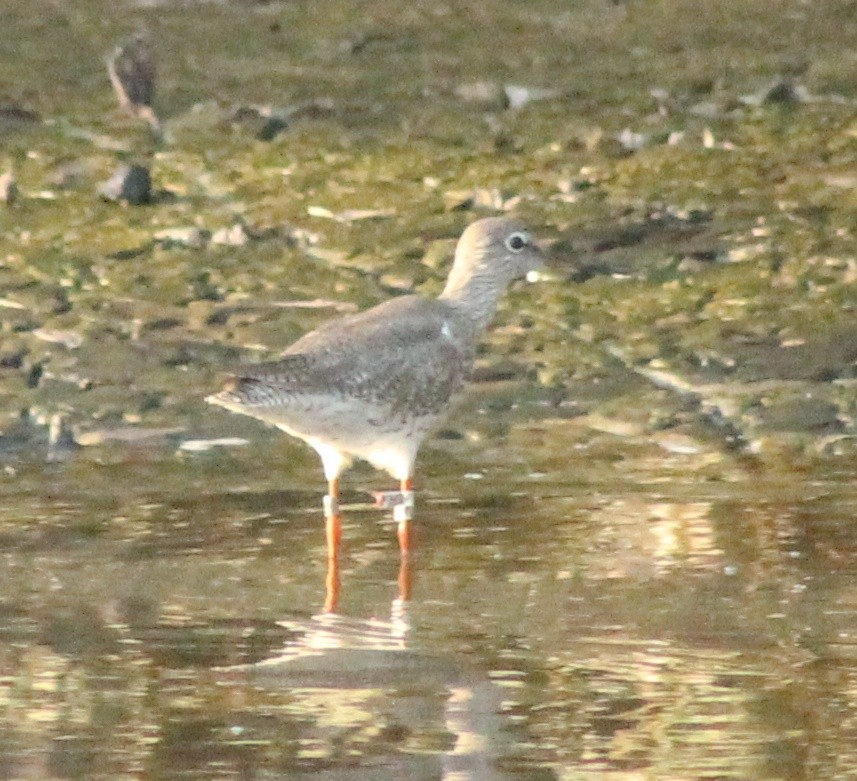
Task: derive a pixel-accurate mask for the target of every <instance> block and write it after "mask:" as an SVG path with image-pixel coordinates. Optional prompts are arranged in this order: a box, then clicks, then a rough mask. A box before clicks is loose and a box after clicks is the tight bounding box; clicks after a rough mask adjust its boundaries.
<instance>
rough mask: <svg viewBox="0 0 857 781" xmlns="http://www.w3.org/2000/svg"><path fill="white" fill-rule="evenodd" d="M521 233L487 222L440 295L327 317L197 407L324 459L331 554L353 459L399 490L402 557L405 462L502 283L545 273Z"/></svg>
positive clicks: (395, 499)
mask: <svg viewBox="0 0 857 781" xmlns="http://www.w3.org/2000/svg"><path fill="white" fill-rule="evenodd" d="M543 260H544V256H543V253H542V250H541V249H540V248H539V246H538V244H537V243H536V242H535V241H534V239H533V235H532V234H531V233H530V231H529V230H528V229H527V228H526V227H525V225H524V224H523V223H522V222H520V221H518V220H516V219H512V218H508V217H486V218H483V219H480V220H477V221H476V222H473V223H472V224H470V225H469V226H468V227H467V228H466V229H465V230H464V232H463V233H462V235H461V237H460V239H459V240H458V243H457V245H456V249H455V258H454V261H453V264H452V269H451V270H450V273H449V276H448V278H447V280H446V285H445V287H444V288H443V291H442V292H441V293H440V295H439V296H438V297H437V298H426V297H423V296H420V295H405V296H398V297H395V298H392V299H390V300H388V301H385V302H384V303H381V304H379V305H377V306H375V307H372V308H371V309H367V310H365V311H363V312H359V313H357V314H353V315H348V316H345V317H342V318H338V319H335V320H332V321H330V322H328V323H326V324H324V325H322V326H321V327H320V328H318V329H317V330H315V331H312V332H310V333H308V334H305V335H304V336H303V337H301V338H300V339H298V341H296V342H295V343H294V344H292V345H291V346H290V347H289V348H287V349H286V350H285V352H284V353H282V355H281V357H280V358H279V359H278V360H276V361H273V362H268V363H260V364H254V365H249V366H244V367H242V368H241V370H240V371H239V372H238V373H236V374H234V375H232V376H231V377H230V378H229V379H228V380H227V382H226V384H225V386H224V388H223V390H222V391H220V392H219V393H215V394H213V395H211V396H208V397H207V398H206V401H207V402H209V403H211V404H214V405H218V406H220V407H223V408H225V409H227V410H229V411H231V412H237V413H240V414H244V415H249V416H251V417H254V418H257V419H259V420H261V421H264V422H265V423H268V424H271V425H273V426H276V427H277V428H279V429H281V430H282V431H284V432H286V433H287V434H290V435H291V436H293V437H297V438H298V439H301V440H303V441H304V442H306V443H307V444H308V445H310V446H311V447H312V448H314V449H315V450H316V452H317V453H318V455H319V456H320V458H321V462H322V466H323V469H324V474H325V478H326V479H327V484H328V493H327V495H326V496H325V497H324V501H323V509H324V515H325V521H326V539H327V551H328V557H329V559H330V558H335V557H337V556H338V553H339V547H340V541H341V536H342V530H341V515H340V512H339V501H338V500H339V488H340V477H341V475H342V473H343V472H344V471H345V470H346V469H347V468H348V467H349V466H351V464H352V463H353V461H354V459H355V458H359V459H363V460H365V461H368V462H369V463H370V464H371V465H372V466H374V467H375V468H377V469H379V470H383V471H386V472H388V473H389V474H390V475H391V477H393V478H394V479H395V480H397V481H398V482H399V489H400V490H399V491H398V492H389V493H388V494H384V495H382V496H383V497H384V498H385V499H386V500H387V504H388V505H390V504H391V505H392V506H393V518H394V520H395V521H397V536H398V541H399V548H400V552H401V555H402V556H403V557H405V556H407V555H408V552H409V551H410V549H411V526H410V521H411V520H412V518H413V514H414V513H413V510H414V490H413V476H414V462H415V460H416V456H417V451H418V450H419V447H420V445H421V444H422V442H423V441H424V440H425V438H426V437H427V436H428V435H429V434H430V433H431V432H432V431H434V430H435V429H436V428H437V427H438V425H439V424H440V423H442V422H443V420H444V419H445V418H446V417H447V415H448V414H449V412H450V409H451V407H452V406H453V403H454V401H455V399H456V398H457V397H458V396H459V394H460V393H461V391H462V390H463V388H464V386H465V384H466V381H467V380H468V378H469V376H470V374H471V371H472V368H473V362H474V358H475V355H476V348H477V344H478V342H479V339H480V337H481V335H482V333H483V331H484V330H485V329H486V327H487V326H488V324H489V322H490V321H491V319H492V318H493V315H494V313H495V311H496V309H497V306H498V302H499V299H500V297H501V295H502V294H503V293H504V292H505V290H506V288H507V287H508V286H509V284H510V283H511V282H512V281H513V280H515V279H517V278H520V277H523V276H526V275H527V274H528V273H529V272H532V271H537V270H538V269H539V268H541V267H542V265H543Z"/></svg>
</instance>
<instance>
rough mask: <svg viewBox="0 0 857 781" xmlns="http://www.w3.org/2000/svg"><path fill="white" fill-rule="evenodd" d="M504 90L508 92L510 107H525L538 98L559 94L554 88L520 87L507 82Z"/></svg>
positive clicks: (548, 97)
mask: <svg viewBox="0 0 857 781" xmlns="http://www.w3.org/2000/svg"><path fill="white" fill-rule="evenodd" d="M503 92H504V93H505V94H506V103H507V105H508V106H509V108H523V107H524V106H526V105H527V104H528V103H533V102H534V101H537V100H549V99H550V98H555V97H556V96H557V95H558V94H559V93H558V92H557V91H556V90H554V89H543V88H541V87H520V86H517V85H515V84H507V85H506V86H505V87H504V88H503Z"/></svg>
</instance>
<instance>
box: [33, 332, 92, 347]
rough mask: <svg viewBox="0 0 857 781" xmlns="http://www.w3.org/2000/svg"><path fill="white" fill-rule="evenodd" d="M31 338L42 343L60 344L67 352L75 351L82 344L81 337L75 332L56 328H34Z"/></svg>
mask: <svg viewBox="0 0 857 781" xmlns="http://www.w3.org/2000/svg"><path fill="white" fill-rule="evenodd" d="M33 336H35V337H36V338H37V339H41V340H42V341H43V342H50V343H51V344H61V345H62V346H63V347H66V348H68V349H69V350H76V349H77V348H78V347H80V346H81V345H82V344H83V337H82V336H81V335H80V334H79V333H77V332H76V331H62V330H60V329H58V328H36V329H34V330H33Z"/></svg>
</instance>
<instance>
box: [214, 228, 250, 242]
mask: <svg viewBox="0 0 857 781" xmlns="http://www.w3.org/2000/svg"><path fill="white" fill-rule="evenodd" d="M249 240H250V237H249V236H248V235H247V230H246V228H245V227H244V226H243V225H242V224H241V223H240V222H237V223H235V225H233V226H232V227H231V228H221V229H220V230H217V231H215V232H214V233H213V234H212V235H211V243H212V244H219V245H222V246H224V247H243V246H244V245H245V244H246V243H247V242H248V241H249Z"/></svg>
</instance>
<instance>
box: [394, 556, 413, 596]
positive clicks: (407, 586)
mask: <svg viewBox="0 0 857 781" xmlns="http://www.w3.org/2000/svg"><path fill="white" fill-rule="evenodd" d="M397 582H398V584H399V599H401V600H402V601H403V602H407V601H408V600H409V599H410V598H411V559H410V556H408V555H407V554H406V553H403V554H402V558H401V560H400V561H399V577H398V581H397Z"/></svg>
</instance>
